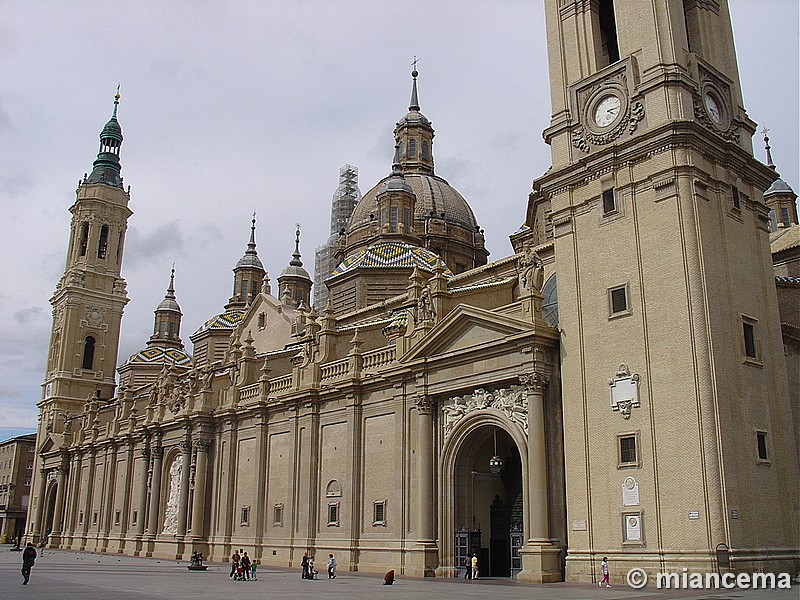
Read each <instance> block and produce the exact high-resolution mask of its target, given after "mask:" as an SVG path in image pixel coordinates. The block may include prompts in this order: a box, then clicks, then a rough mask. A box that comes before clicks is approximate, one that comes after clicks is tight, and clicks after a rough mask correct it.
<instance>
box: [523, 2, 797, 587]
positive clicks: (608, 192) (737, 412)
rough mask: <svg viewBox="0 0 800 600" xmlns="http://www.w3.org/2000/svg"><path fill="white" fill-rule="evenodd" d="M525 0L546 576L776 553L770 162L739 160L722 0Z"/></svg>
mask: <svg viewBox="0 0 800 600" xmlns="http://www.w3.org/2000/svg"><path fill="white" fill-rule="evenodd" d="M545 5H546V10H545V13H546V25H547V43H548V55H549V60H550V89H551V103H552V117H551V122H550V126H549V127H548V128H547V129H546V130H545V131H544V138H545V141H546V142H547V143H548V144H549V145H550V147H551V152H552V163H553V164H552V168H551V169H550V170H549V171H548V172H547V173H546V174H545V175H543V176H542V177H540V178H539V179H537V180H536V181H534V193H533V194H532V195H531V206H530V207H529V210H528V213H529V214H536V213H537V212H538V213H539V214H544V215H547V217H546V218H547V219H548V220H549V223H548V226H547V227H544V228H543V231H546V232H547V238H548V239H545V240H542V246H541V247H542V248H547V249H552V253H553V257H554V261H553V263H552V266H550V267H549V268H550V269H552V270H554V271H555V272H556V273H557V275H558V290H557V299H558V300H557V302H558V315H559V316H558V319H559V322H558V326H559V329H560V331H561V361H562V368H561V373H562V382H563V383H562V398H563V412H564V445H565V475H566V485H567V493H566V498H567V529H568V550H567V556H566V577H567V579H568V580H580V581H592V580H593V578H594V577H596V575H595V574H596V573H597V570H598V565H599V561H600V559H601V558H602V557H603V556H604V555H605V556H608V557H609V560H610V562H611V563H612V565H613V564H614V562H615V561H622V560H625V561H627V562H625V563H624V564H623V563H620V562H617V563H616V564H617V565H620V564H623V565H628V564H629V565H630V566H637V567H643V568H645V569H647V570H648V571H652V572H655V571H665V570H673V569H676V570H678V571H680V569H681V568H683V567H688V568H690V569H692V570H698V571H715V570H720V571H725V570H726V569H728V568H729V566H730V564H731V562H734V563H735V565H736V567H737V569H738V570H740V571H749V572H752V571H755V570H776V569H785V570H791V560H792V559H795V560H796V559H797V558H798V533H797V532H798V521H797V516H798V503H797V502H798V501H797V495H796V494H795V493H793V486H795V485H796V482H797V480H798V465H797V458H796V454H795V449H794V442H793V439H794V438H793V432H792V423H791V420H790V419H788V418H786V417H785V415H787V414H791V408H790V406H789V404H788V392H787V389H788V388H787V378H786V372H785V365H784V361H783V356H782V347H781V339H780V328H779V318H778V311H777V301H776V292H775V283H774V277H773V275H772V268H771V262H770V253H769V247H768V229H769V227H768V225H769V221H768V208H767V206H766V205H765V203H764V199H763V191H764V190H765V189H767V187H768V186H769V185H770V184H771V183H772V181H774V180H775V178H776V174H775V172H774V170H773V169H771V168H768V167H767V166H765V165H763V164H762V163H760V162H759V161H757V160H755V159H754V158H753V152H752V143H751V137H752V135H753V133H754V132H755V123H754V122H753V121H751V120H750V118H749V117H748V116H747V113H746V112H745V109H744V105H743V100H742V92H741V88H740V83H739V74H738V69H737V64H736V54H735V50H734V42H733V31H732V27H731V21H730V16H729V12H728V6H727V1H726V0H704V1H700V0H655V1H652V2H630V1H622V0H617V1H616V2H615V1H613V0H595V1H592V2H587V1H584V0H546V2H545ZM539 208H542V209H543V210H539ZM548 251H550V250H548ZM770 555H771V556H772V558H769V557H770ZM619 568H620V569H621V568H622V567H619Z"/></svg>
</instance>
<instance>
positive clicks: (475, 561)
mask: <svg viewBox="0 0 800 600" xmlns="http://www.w3.org/2000/svg"><path fill="white" fill-rule="evenodd" d="M470 563H471V564H472V579H477V578H478V555H477V554H476V553H474V552H473V553H472V560H471V561H470Z"/></svg>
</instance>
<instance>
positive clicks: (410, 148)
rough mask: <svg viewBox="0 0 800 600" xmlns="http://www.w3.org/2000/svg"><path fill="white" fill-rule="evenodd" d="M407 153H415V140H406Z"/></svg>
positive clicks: (413, 154)
mask: <svg viewBox="0 0 800 600" xmlns="http://www.w3.org/2000/svg"><path fill="white" fill-rule="evenodd" d="M408 155H409V156H416V155H417V140H409V141H408Z"/></svg>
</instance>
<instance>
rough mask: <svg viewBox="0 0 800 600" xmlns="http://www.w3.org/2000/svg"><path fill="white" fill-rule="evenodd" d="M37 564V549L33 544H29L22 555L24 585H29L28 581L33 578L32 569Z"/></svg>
mask: <svg viewBox="0 0 800 600" xmlns="http://www.w3.org/2000/svg"><path fill="white" fill-rule="evenodd" d="M35 562H36V548H34V547H33V544H31V543H30V542H28V545H27V546H26V547H25V551H24V552H23V553H22V577H23V578H24V579H23V581H22V585H28V580H29V579H30V578H31V569H32V568H33V564H34V563H35Z"/></svg>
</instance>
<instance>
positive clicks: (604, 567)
mask: <svg viewBox="0 0 800 600" xmlns="http://www.w3.org/2000/svg"><path fill="white" fill-rule="evenodd" d="M603 584H605V585H606V587H611V584H610V583H609V582H608V557H607V556H604V557H603V560H602V561H601V562H600V583H598V584H597V585H599V586H600V587H603Z"/></svg>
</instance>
